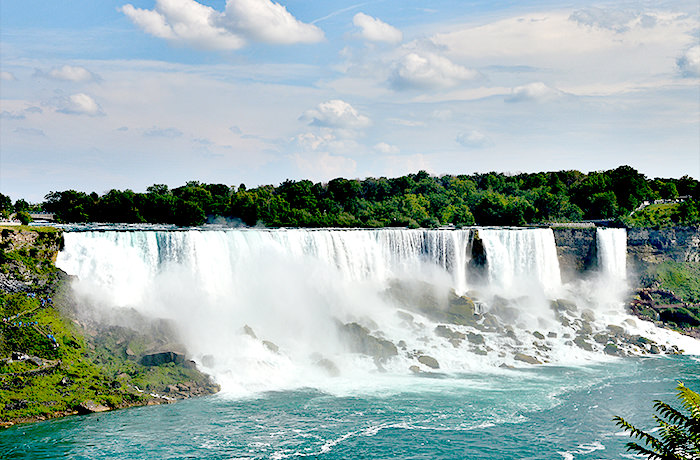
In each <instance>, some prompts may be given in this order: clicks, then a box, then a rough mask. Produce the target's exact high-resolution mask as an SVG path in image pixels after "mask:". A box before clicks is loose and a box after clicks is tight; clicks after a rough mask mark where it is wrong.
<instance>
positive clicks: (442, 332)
mask: <svg viewBox="0 0 700 460" xmlns="http://www.w3.org/2000/svg"><path fill="white" fill-rule="evenodd" d="M435 335H437V336H438V337H443V338H446V339H454V340H458V341H461V340H464V339H465V338H466V335H464V334H463V333H461V332H459V331H454V330H452V329H450V328H449V327H447V326H443V325H439V326H437V327H436V328H435Z"/></svg>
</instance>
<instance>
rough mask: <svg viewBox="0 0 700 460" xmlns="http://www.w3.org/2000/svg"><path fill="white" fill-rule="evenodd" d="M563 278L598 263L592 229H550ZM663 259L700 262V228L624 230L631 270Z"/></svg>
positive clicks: (663, 260) (654, 263) (664, 260)
mask: <svg viewBox="0 0 700 460" xmlns="http://www.w3.org/2000/svg"><path fill="white" fill-rule="evenodd" d="M552 231H553V232H554V239H555V241H556V244H557V255H558V256H559V265H560V267H561V271H562V276H563V277H564V279H571V278H572V277H575V276H577V275H578V276H580V275H582V274H584V273H585V272H587V271H589V270H591V269H594V268H595V267H596V266H597V265H598V256H597V248H596V230H595V228H593V227H591V228H553V229H552ZM664 262H680V263H691V264H698V263H700V227H672V228H662V229H650V228H630V229H628V230H627V264H628V267H629V268H630V269H631V271H632V272H633V273H638V274H640V273H645V272H646V271H648V270H647V269H648V268H649V266H650V265H658V264H661V263H664Z"/></svg>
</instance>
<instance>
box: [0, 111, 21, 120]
mask: <svg viewBox="0 0 700 460" xmlns="http://www.w3.org/2000/svg"><path fill="white" fill-rule="evenodd" d="M25 118H26V117H25V116H24V115H23V114H21V113H15V112H8V111H7V110H3V111H2V112H0V119H4V120H24V119H25Z"/></svg>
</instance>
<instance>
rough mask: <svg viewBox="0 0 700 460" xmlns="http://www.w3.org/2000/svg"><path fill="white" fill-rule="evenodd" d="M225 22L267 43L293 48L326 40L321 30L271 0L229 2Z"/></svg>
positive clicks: (252, 37)
mask: <svg viewBox="0 0 700 460" xmlns="http://www.w3.org/2000/svg"><path fill="white" fill-rule="evenodd" d="M221 22H222V23H223V24H226V25H227V26H228V27H229V28H231V29H233V30H235V31H239V32H240V33H242V34H244V35H245V36H247V37H249V38H251V39H253V40H256V41H261V42H264V43H273V44H283V45H289V44H293V43H316V42H320V41H321V40H323V32H322V31H321V29H319V28H318V27H316V26H314V25H311V24H305V23H303V22H301V21H299V20H298V19H296V18H295V17H294V16H292V14H291V13H289V11H287V8H285V7H284V6H283V5H280V4H279V3H275V2H272V1H270V0H228V1H227V2H226V14H225V16H222V21H221Z"/></svg>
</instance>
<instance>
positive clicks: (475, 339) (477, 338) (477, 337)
mask: <svg viewBox="0 0 700 460" xmlns="http://www.w3.org/2000/svg"><path fill="white" fill-rule="evenodd" d="M467 340H469V342H470V343H474V344H476V345H481V344H483V343H484V336H483V335H481V334H474V333H473V332H469V333H468V334H467Z"/></svg>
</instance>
